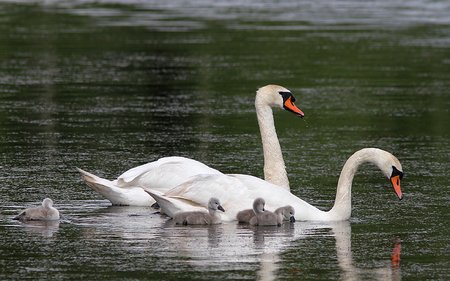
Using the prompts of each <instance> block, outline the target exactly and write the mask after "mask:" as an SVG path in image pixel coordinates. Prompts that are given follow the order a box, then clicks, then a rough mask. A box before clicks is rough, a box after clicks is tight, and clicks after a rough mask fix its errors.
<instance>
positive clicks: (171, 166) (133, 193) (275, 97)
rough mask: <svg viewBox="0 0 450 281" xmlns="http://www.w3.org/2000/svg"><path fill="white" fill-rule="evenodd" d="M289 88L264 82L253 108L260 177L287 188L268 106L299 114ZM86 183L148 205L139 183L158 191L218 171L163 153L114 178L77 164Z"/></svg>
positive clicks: (125, 201)
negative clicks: (258, 135)
mask: <svg viewBox="0 0 450 281" xmlns="http://www.w3.org/2000/svg"><path fill="white" fill-rule="evenodd" d="M294 101H295V98H294V96H293V95H292V94H291V92H290V91H289V90H288V89H286V88H284V87H281V86H277V85H267V86H264V87H262V88H260V89H258V91H257V92H256V98H255V108H256V115H257V118H258V124H259V128H260V132H261V141H262V145H263V151H264V178H265V179H266V180H267V181H268V182H271V183H273V184H276V185H279V186H283V187H285V188H286V189H288V190H289V180H288V177H287V173H286V169H285V165H284V160H283V155H282V153H281V147H280V143H279V141H278V137H277V134H276V130H275V125H274V119H273V114H272V107H281V108H284V109H286V110H288V111H291V112H293V113H295V114H296V115H298V116H301V117H303V116H304V114H303V112H302V111H301V110H300V109H299V108H298V107H297V106H295V104H294ZM77 170H78V171H79V172H80V173H81V174H82V177H83V179H84V181H85V182H86V184H87V185H88V186H90V187H91V188H92V189H94V190H95V191H97V192H98V193H100V194H101V195H102V196H103V197H105V198H106V199H108V200H109V201H111V203H112V204H113V205H129V206H151V205H152V204H154V203H155V201H154V200H153V198H152V197H151V196H149V195H148V194H147V193H146V192H144V190H143V189H142V188H141V187H147V188H151V189H153V190H157V191H160V192H165V191H168V190H169V189H171V188H173V187H175V186H177V185H179V184H181V183H183V182H185V181H186V180H187V179H188V178H190V177H192V176H195V175H199V174H214V175H221V174H222V173H220V172H219V171H217V170H216V169H213V168H210V167H208V166H207V165H205V164H203V163H201V162H198V161H196V160H192V159H189V158H184V157H176V156H174V157H165V158H161V159H159V160H157V161H154V162H150V163H147V164H144V165H141V166H138V167H135V168H132V169H130V170H128V171H126V172H124V173H123V174H122V175H120V176H119V177H118V178H117V179H116V180H112V181H111V180H107V179H104V178H101V177H98V176H96V175H94V174H91V173H89V172H86V171H84V170H82V169H79V168H77Z"/></svg>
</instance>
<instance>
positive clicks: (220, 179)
mask: <svg viewBox="0 0 450 281" xmlns="http://www.w3.org/2000/svg"><path fill="white" fill-rule="evenodd" d="M365 162H370V163H373V164H375V165H376V166H377V167H378V168H379V169H380V170H381V171H382V172H383V174H384V175H385V176H386V177H387V178H388V179H390V181H391V183H392V185H393V188H394V191H395V193H396V194H397V196H398V198H399V199H402V198H403V194H402V191H401V188H400V180H401V179H402V177H403V172H402V166H401V164H400V162H399V161H398V160H397V158H395V156H393V155H392V154H390V153H389V152H386V151H384V150H381V149H377V148H364V149H361V150H359V151H357V152H355V153H354V154H353V155H352V156H350V158H349V159H348V160H347V161H346V163H345V164H344V167H343V168H342V171H341V175H340V177H339V181H338V185H337V191H336V199H335V202H334V206H333V208H332V209H331V210H329V211H322V210H319V209H318V208H316V207H314V206H312V205H310V204H308V203H306V202H305V201H303V200H302V199H300V198H298V197H297V196H295V195H294V194H292V193H290V192H289V191H288V190H286V189H285V188H282V187H280V186H277V185H274V184H271V183H269V182H267V181H264V180H261V179H259V178H256V177H252V176H246V175H223V174H222V175H198V176H195V177H193V178H191V179H190V180H188V181H186V182H185V183H183V184H181V185H179V186H177V187H175V188H173V189H171V190H169V191H168V192H166V193H165V194H164V193H162V192H159V191H155V190H151V189H147V188H145V190H146V191H147V192H148V193H149V194H150V195H152V196H153V198H155V200H156V201H157V202H158V204H159V205H160V206H161V211H162V212H164V213H165V214H167V215H168V216H170V217H173V215H174V214H175V213H176V212H179V211H199V210H203V211H204V210H205V206H207V202H205V200H204V198H210V197H211V196H215V197H217V198H219V199H220V201H221V202H222V206H223V207H224V208H225V209H226V210H227V212H226V213H224V214H222V220H224V221H233V220H236V215H237V213H238V212H239V211H241V210H245V209H246V207H247V206H249V205H251V204H252V203H253V201H254V200H255V199H256V198H258V197H263V198H265V200H266V207H267V208H268V209H275V208H276V207H278V206H286V205H291V206H292V207H293V208H294V209H295V219H297V220H301V221H314V220H317V221H340V220H348V219H349V218H350V214H351V188H352V181H353V176H354V175H355V173H356V171H357V169H358V167H359V166H360V165H361V164H362V163H365Z"/></svg>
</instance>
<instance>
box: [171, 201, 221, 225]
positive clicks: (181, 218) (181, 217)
mask: <svg viewBox="0 0 450 281" xmlns="http://www.w3.org/2000/svg"><path fill="white" fill-rule="evenodd" d="M217 210H220V211H222V212H225V210H224V208H223V207H222V206H221V205H220V201H219V199H217V198H214V197H212V198H211V199H209V202H208V212H209V213H204V212H185V213H177V214H176V215H175V216H174V218H173V220H174V221H175V224H182V225H188V224H219V223H221V219H220V216H219V214H217Z"/></svg>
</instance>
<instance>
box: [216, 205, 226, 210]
mask: <svg viewBox="0 0 450 281" xmlns="http://www.w3.org/2000/svg"><path fill="white" fill-rule="evenodd" d="M217 209H218V210H221V211H222V212H225V209H224V208H223V207H222V206H221V205H219V207H217Z"/></svg>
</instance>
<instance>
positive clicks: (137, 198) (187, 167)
mask: <svg viewBox="0 0 450 281" xmlns="http://www.w3.org/2000/svg"><path fill="white" fill-rule="evenodd" d="M77 169H78V171H79V172H80V173H81V174H82V176H83V179H84V181H85V182H86V184H87V185H88V186H90V187H91V188H92V189H94V190H95V191H97V192H98V193H100V194H101V195H103V197H105V198H107V199H108V200H109V201H111V203H112V204H113V205H130V206H151V205H152V204H154V203H155V200H154V199H153V198H152V197H151V196H149V195H148V194H147V193H146V192H145V191H144V190H143V189H142V187H141V186H146V187H150V188H152V189H154V190H159V191H162V192H164V191H167V190H169V189H170V188H172V187H174V186H177V185H179V184H181V183H182V182H184V181H185V180H186V179H188V178H189V177H191V176H194V175H197V174H203V173H207V174H221V173H220V172H219V171H217V170H216V169H213V168H210V167H208V166H207V165H205V164H203V163H201V162H199V161H196V160H192V159H189V158H184V157H175V156H174V157H165V158H161V159H159V160H157V161H154V162H151V163H147V164H145V165H141V166H138V167H135V168H132V169H130V170H128V171H126V172H125V173H123V174H122V175H120V176H119V177H118V178H117V179H116V180H113V181H110V180H107V179H103V178H100V177H98V176H96V175H94V174H91V173H89V172H86V171H83V170H82V169H79V168H77Z"/></svg>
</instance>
